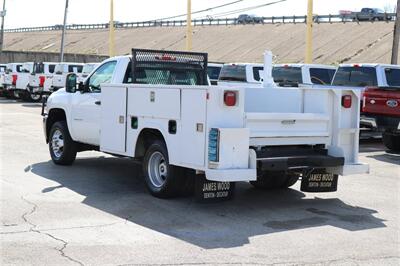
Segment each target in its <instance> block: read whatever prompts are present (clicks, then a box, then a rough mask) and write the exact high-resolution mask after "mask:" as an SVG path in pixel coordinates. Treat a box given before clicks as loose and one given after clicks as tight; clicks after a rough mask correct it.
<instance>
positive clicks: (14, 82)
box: [12, 75, 18, 86]
mask: <svg viewBox="0 0 400 266" xmlns="http://www.w3.org/2000/svg"><path fill="white" fill-rule="evenodd" d="M17 79H18V75H12V85H14V86H15V85H17Z"/></svg>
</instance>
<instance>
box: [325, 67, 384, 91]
mask: <svg viewBox="0 0 400 266" xmlns="http://www.w3.org/2000/svg"><path fill="white" fill-rule="evenodd" d="M332 85H334V86H350V87H368V86H377V85H378V81H377V77H376V69H375V68H374V67H340V68H339V69H338V71H337V72H336V75H335V78H334V79H333V82H332Z"/></svg>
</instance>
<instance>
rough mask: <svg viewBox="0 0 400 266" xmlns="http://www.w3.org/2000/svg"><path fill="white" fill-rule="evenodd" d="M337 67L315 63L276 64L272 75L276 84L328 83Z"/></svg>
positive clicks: (283, 85) (288, 85)
mask: <svg viewBox="0 0 400 266" xmlns="http://www.w3.org/2000/svg"><path fill="white" fill-rule="evenodd" d="M336 70H337V67H335V66H329V65H317V64H277V65H274V67H273V69H272V77H273V78H274V81H275V83H276V84H277V85H278V86H282V87H293V86H298V85H299V84H307V85H313V84H317V85H330V84H331V82H332V79H333V77H334V76H335V73H336Z"/></svg>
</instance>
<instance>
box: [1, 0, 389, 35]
mask: <svg viewBox="0 0 400 266" xmlns="http://www.w3.org/2000/svg"><path fill="white" fill-rule="evenodd" d="M2 1H4V0H0V3H2ZM233 1H235V0H192V11H196V10H202V9H207V8H210V7H214V6H218V5H222V4H226V3H230V2H233ZM274 1H276V0H242V1H241V2H239V3H236V4H234V5H230V6H227V7H224V8H220V9H216V10H214V11H208V12H205V13H202V14H198V15H196V16H194V18H196V17H197V18H199V17H206V16H214V17H215V16H218V14H219V13H224V12H227V11H232V10H236V9H241V8H246V7H251V6H257V5H261V4H265V3H269V2H274ZM114 3H115V15H114V20H115V21H120V22H134V21H145V20H154V19H159V18H165V17H169V16H174V15H180V14H185V13H186V3H187V0H114ZM396 3H397V0H314V14H321V15H325V14H337V13H338V11H339V10H351V11H358V10H360V9H361V8H362V7H377V8H382V9H384V8H388V7H391V9H394V6H395V4H396ZM109 6H110V0H69V9H68V19H67V23H68V24H87V23H88V24H90V23H106V22H108V21H109ZM64 7H65V0H6V10H7V15H6V18H5V28H6V29H10V28H19V27H35V26H50V25H56V24H62V23H63V16H64ZM306 11H307V0H286V1H285V2H282V3H278V4H275V5H271V6H266V7H262V8H259V9H256V10H252V11H246V12H244V13H248V14H255V15H258V16H283V15H285V16H290V15H305V14H306ZM237 15H238V14H235V15H230V17H236V16H237ZM224 17H225V16H224ZM179 19H180V18H179Z"/></svg>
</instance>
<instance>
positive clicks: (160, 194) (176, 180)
mask: <svg viewBox="0 0 400 266" xmlns="http://www.w3.org/2000/svg"><path fill="white" fill-rule="evenodd" d="M143 172H144V177H145V181H146V186H147V189H148V190H149V192H150V193H151V194H152V195H153V196H155V197H157V198H172V197H176V196H179V195H180V194H181V193H180V192H181V189H182V186H183V185H184V184H185V179H184V170H183V168H181V167H177V166H173V165H170V164H169V160H168V152H167V147H166V145H165V143H164V142H163V141H161V140H154V141H153V143H152V144H151V145H150V146H149V148H148V149H147V151H146V154H145V156H144V160H143Z"/></svg>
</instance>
